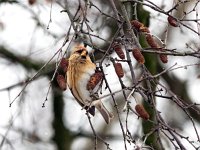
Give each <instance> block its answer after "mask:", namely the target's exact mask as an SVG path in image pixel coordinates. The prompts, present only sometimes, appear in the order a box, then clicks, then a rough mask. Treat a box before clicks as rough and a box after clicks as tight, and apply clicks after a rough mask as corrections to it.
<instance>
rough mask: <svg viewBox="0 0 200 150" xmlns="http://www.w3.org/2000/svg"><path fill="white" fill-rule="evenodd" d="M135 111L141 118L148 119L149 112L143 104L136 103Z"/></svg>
mask: <svg viewBox="0 0 200 150" xmlns="http://www.w3.org/2000/svg"><path fill="white" fill-rule="evenodd" d="M135 110H136V112H137V113H138V114H139V115H140V117H141V118H142V119H145V120H148V119H149V114H148V112H147V111H146V110H145V109H144V106H143V105H141V104H137V105H136V106H135Z"/></svg>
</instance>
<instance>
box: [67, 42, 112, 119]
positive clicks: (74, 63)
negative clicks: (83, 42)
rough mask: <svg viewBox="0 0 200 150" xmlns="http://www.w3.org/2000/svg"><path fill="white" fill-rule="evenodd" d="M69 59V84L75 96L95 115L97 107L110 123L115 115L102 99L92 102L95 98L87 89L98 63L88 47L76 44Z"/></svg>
mask: <svg viewBox="0 0 200 150" xmlns="http://www.w3.org/2000/svg"><path fill="white" fill-rule="evenodd" d="M68 60H69V65H68V71H67V84H68V86H69V88H70V90H71V92H72V94H73V96H74V97H75V99H76V100H77V102H78V103H79V104H80V105H81V106H82V107H84V108H85V109H86V110H88V111H89V113H90V114H92V115H93V116H94V115H95V107H96V108H97V109H98V110H99V111H100V113H101V115H102V116H103V118H104V120H105V121H106V123H109V122H110V119H111V118H112V117H113V115H112V114H111V113H110V112H109V111H108V110H107V109H106V108H105V106H104V105H103V104H102V102H101V101H100V100H99V101H95V103H92V102H93V99H92V98H91V97H90V92H89V91H88V90H87V83H88V81H89V80H90V77H91V76H92V75H93V74H94V73H95V70H96V65H95V64H94V63H93V62H92V61H91V59H90V57H89V55H88V51H87V49H86V48H85V47H84V46H80V45H79V46H76V47H75V48H74V50H73V51H72V54H71V55H70V57H69V59H68ZM91 103H92V105H91Z"/></svg>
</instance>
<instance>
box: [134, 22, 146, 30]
mask: <svg viewBox="0 0 200 150" xmlns="http://www.w3.org/2000/svg"><path fill="white" fill-rule="evenodd" d="M131 25H132V26H133V27H135V28H136V29H137V30H140V28H141V27H143V26H144V24H143V23H141V22H139V21H138V20H132V21H131Z"/></svg>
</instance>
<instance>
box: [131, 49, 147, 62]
mask: <svg viewBox="0 0 200 150" xmlns="http://www.w3.org/2000/svg"><path fill="white" fill-rule="evenodd" d="M132 54H133V57H134V58H135V59H136V60H137V61H138V63H140V64H144V63H145V59H144V56H143V55H142V53H141V51H140V50H139V49H138V48H134V49H133V50H132Z"/></svg>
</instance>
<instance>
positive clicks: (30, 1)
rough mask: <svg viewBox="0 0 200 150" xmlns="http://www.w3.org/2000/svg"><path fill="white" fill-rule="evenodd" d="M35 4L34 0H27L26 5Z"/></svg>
mask: <svg viewBox="0 0 200 150" xmlns="http://www.w3.org/2000/svg"><path fill="white" fill-rule="evenodd" d="M35 3H36V0H28V4H29V5H33V4H35Z"/></svg>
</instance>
